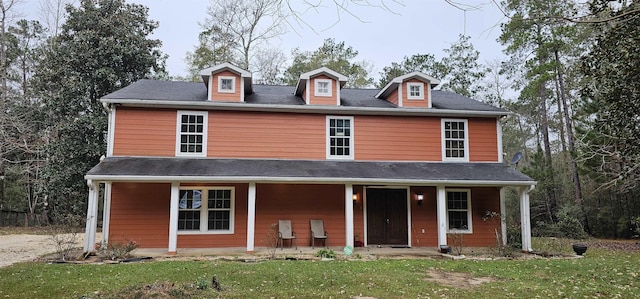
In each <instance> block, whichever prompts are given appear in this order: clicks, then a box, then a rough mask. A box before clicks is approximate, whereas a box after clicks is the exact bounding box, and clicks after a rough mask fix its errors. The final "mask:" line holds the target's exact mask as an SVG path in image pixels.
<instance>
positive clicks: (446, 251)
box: [440, 245, 451, 253]
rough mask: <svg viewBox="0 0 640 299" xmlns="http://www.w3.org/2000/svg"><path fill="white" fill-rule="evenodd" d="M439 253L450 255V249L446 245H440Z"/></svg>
mask: <svg viewBox="0 0 640 299" xmlns="http://www.w3.org/2000/svg"><path fill="white" fill-rule="evenodd" d="M440 253H451V247H449V246H448V245H440Z"/></svg>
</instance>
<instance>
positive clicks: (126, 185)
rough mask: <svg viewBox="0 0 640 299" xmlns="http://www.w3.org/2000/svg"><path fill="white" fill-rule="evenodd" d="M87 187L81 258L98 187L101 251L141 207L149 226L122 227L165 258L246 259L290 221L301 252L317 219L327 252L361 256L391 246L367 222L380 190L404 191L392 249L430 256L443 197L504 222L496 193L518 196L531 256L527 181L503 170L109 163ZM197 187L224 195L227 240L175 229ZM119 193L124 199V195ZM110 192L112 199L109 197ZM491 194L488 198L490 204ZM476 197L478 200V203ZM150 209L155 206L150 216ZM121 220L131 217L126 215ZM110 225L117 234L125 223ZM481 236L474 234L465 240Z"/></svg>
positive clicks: (92, 225) (443, 220)
mask: <svg viewBox="0 0 640 299" xmlns="http://www.w3.org/2000/svg"><path fill="white" fill-rule="evenodd" d="M178 162H179V163H178ZM196 162H198V163H197V164H192V163H196ZM86 178H87V182H88V185H89V188H90V194H89V205H88V213H87V215H88V216H87V226H86V238H85V240H86V241H85V248H84V250H85V251H92V250H93V248H94V244H95V243H96V237H95V236H96V234H95V231H96V228H97V218H98V217H97V213H98V201H99V198H98V194H99V192H97V190H98V189H99V187H100V184H104V191H105V192H104V205H103V206H104V209H103V239H102V240H100V241H101V242H102V243H107V242H109V238H110V236H112V238H113V237H119V236H118V235H117V234H110V229H111V221H112V219H113V220H114V221H121V222H122V221H123V219H125V218H126V217H123V215H119V216H118V217H112V214H123V213H125V212H123V211H125V210H127V209H129V210H131V211H135V210H136V209H138V210H140V209H141V207H143V208H144V209H150V210H153V211H155V212H149V213H150V214H154V213H155V214H154V216H153V218H151V216H149V217H148V218H147V219H149V220H148V221H145V220H142V219H135V218H137V217H135V216H128V217H130V218H131V217H133V218H134V219H131V220H130V221H131V222H130V223H131V224H130V225H138V224H139V225H140V226H139V227H145V229H150V230H152V233H151V234H153V235H154V236H156V239H154V240H151V239H150V241H149V243H148V245H149V246H146V245H145V247H149V248H158V247H160V248H163V247H164V248H166V249H165V250H166V252H167V253H168V254H175V253H177V252H178V250H186V249H187V248H188V250H195V248H211V247H216V248H238V247H241V248H244V249H245V252H249V253H251V252H255V251H256V248H260V247H264V244H263V238H264V235H265V232H266V230H267V229H268V224H269V223H274V222H277V220H278V219H286V218H290V219H292V220H293V224H294V225H293V226H294V228H293V229H294V230H295V231H296V233H297V234H299V237H298V243H299V245H308V241H309V232H308V221H309V219H325V220H324V221H325V226H327V230H328V231H329V232H330V237H329V240H330V241H329V244H328V245H329V246H332V247H338V248H341V247H344V246H354V245H356V244H355V241H356V240H358V241H361V242H363V243H364V245H365V246H367V247H368V248H373V247H376V246H377V245H380V242H383V243H382V245H392V244H385V243H384V242H385V241H384V240H386V239H383V241H379V240H378V241H375V242H373V241H374V240H373V239H371V237H372V232H375V231H372V227H374V225H373V224H372V220H371V219H372V217H374V216H372V214H371V213H370V210H371V209H372V207H373V206H372V204H373V201H372V198H373V197H372V196H374V195H373V194H374V193H380V192H378V191H376V190H378V189H385V190H400V191H402V190H405V191H403V192H400V193H399V194H400V195H399V196H400V200H399V201H401V202H404V203H403V204H404V205H406V207H405V210H403V212H400V214H401V213H406V219H405V218H399V221H401V222H404V224H403V225H402V226H403V227H404V230H405V231H406V241H405V243H404V244H402V243H401V244H399V245H404V247H407V248H412V247H424V248H425V249H426V248H429V247H431V248H437V247H438V245H446V244H447V243H448V239H447V233H448V232H449V230H448V226H449V224H450V223H449V222H448V214H447V196H448V191H447V190H453V189H455V190H458V189H460V188H463V189H466V190H470V191H469V192H470V193H471V194H473V195H471V196H472V197H473V196H476V195H477V197H478V198H482V200H483V201H486V202H490V201H494V199H493V198H495V208H492V210H493V211H496V212H499V213H500V214H501V215H504V213H505V206H504V189H505V188H517V189H518V192H519V197H520V206H521V223H522V227H521V229H522V236H523V237H522V239H523V242H522V250H523V251H531V241H530V240H531V239H530V238H531V232H530V223H529V213H528V209H529V203H528V193H529V191H530V190H531V189H532V188H533V186H534V182H533V181H532V180H531V179H530V178H528V177H526V176H525V175H523V174H521V173H519V172H517V171H516V170H514V169H512V168H510V167H508V166H506V165H504V164H501V163H483V164H472V165H469V163H466V164H456V163H404V162H397V163H387V162H353V161H351V162H349V161H341V162H334V161H280V160H244V159H179V160H177V159H169V158H115V157H111V158H107V159H105V160H104V161H102V162H101V163H100V164H99V165H98V166H96V167H95V168H94V169H92V170H91V171H90V172H89V173H88V174H87V177H86ZM197 186H204V187H206V186H209V187H211V186H218V187H220V186H223V187H225V188H232V190H233V192H234V211H233V222H232V223H233V224H232V226H233V227H232V228H231V229H230V231H229V232H226V233H222V234H220V233H203V234H200V233H196V234H193V233H189V232H184V231H183V230H181V229H179V228H178V225H179V224H178V223H179V214H180V194H181V193H180V192H181V189H184V188H191V189H193V188H196V187H197ZM143 187H147V189H148V190H146V191H145V190H142V189H145V188H143ZM114 188H115V189H116V190H114ZM123 190H128V191H127V192H128V193H127V192H124V191H123ZM154 190H155V191H154ZM492 190H495V191H492ZM114 191H115V192H116V193H117V194H115V196H114V194H113V193H114ZM154 192H157V194H156V193H154ZM149 193H152V194H149ZM494 193H495V196H494V195H492V194H494ZM482 194H485V195H483V196H480V195H482ZM486 194H488V195H486ZM119 196H120V197H122V196H124V197H123V198H128V200H127V201H128V202H129V203H139V201H140V200H139V199H140V198H142V197H149V198H157V199H158V200H159V201H158V202H156V203H155V204H154V203H150V202H147V203H139V204H141V206H135V204H134V206H131V207H129V208H127V207H126V206H125V207H119V208H118V209H116V210H115V211H112V209H111V206H112V200H118V198H119ZM403 197H404V198H403ZM296 199H297V200H296ZM136 200H138V202H136ZM476 201H478V202H477V203H476ZM423 202H424V203H423ZM471 203H472V204H474V207H476V209H477V210H478V211H476V213H475V214H480V212H484V211H480V210H481V209H482V208H484V206H480V208H478V206H477V205H478V204H480V203H481V201H480V200H473V201H471ZM153 205H157V206H156V207H155V208H150V207H151V206H153ZM498 209H499V211H498ZM368 212H369V213H368ZM469 213H471V211H469ZM125 214H129V215H136V213H134V212H131V213H129V212H126V213H125ZM475 214H474V215H475ZM140 217H141V218H144V217H147V216H145V215H142V216H140ZM470 217H471V216H470ZM474 217H475V216H474ZM118 218H119V220H117V219H118ZM429 219H432V220H429ZM368 220H369V221H368ZM386 220H387V222H390V221H389V219H386ZM391 221H393V219H391ZM136 223H138V224H136ZM140 223H144V224H140ZM475 223H478V221H475ZM114 225H115V224H114ZM118 225H120V226H121V227H122V225H123V223H120V224H118ZM124 225H126V224H124ZM116 226H117V225H115V226H114V227H116ZM296 227H298V228H296ZM500 229H501V231H502V236H503V242H506V224H505V223H504V221H501V222H500ZM479 231H480V229H476V230H475V231H472V234H470V236H471V235H475V234H478V233H479ZM401 234H404V233H401ZM154 242H155V243H154ZM212 244H213V245H214V246H212ZM398 247H400V246H398ZM192 248H194V249H192Z"/></svg>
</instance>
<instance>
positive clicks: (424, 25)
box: [25, 0, 504, 78]
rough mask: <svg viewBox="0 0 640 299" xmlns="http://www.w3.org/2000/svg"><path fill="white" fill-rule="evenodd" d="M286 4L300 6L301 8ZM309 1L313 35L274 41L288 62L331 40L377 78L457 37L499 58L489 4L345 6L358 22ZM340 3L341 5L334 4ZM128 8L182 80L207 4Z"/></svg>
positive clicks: (410, 0) (183, 1) (498, 17)
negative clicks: (138, 13) (138, 14)
mask: <svg viewBox="0 0 640 299" xmlns="http://www.w3.org/2000/svg"><path fill="white" fill-rule="evenodd" d="M129 1H131V0H129ZM289 1H290V2H291V3H294V4H296V3H298V5H299V3H300V2H301V1H300V0H289ZM307 1H309V2H313V3H319V2H320V3H322V4H321V6H322V7H321V8H319V9H317V10H309V11H307V13H306V14H304V15H301V17H302V18H303V19H304V20H305V21H306V22H307V23H308V24H309V25H311V27H313V28H314V29H311V28H309V27H303V28H300V27H294V28H295V31H294V30H292V29H291V28H289V32H288V33H287V34H285V35H283V36H282V37H280V38H279V39H274V40H273V44H272V46H276V47H279V48H281V49H283V51H284V53H285V54H286V55H287V58H291V57H290V56H291V55H290V53H291V49H293V48H296V47H299V48H300V49H301V50H303V51H312V50H315V49H317V48H319V47H320V46H321V45H322V43H323V40H324V39H326V38H335V39H336V41H338V42H340V41H344V42H345V44H346V45H349V46H352V47H353V49H355V50H357V51H358V52H359V55H358V57H357V59H358V60H366V61H368V62H369V63H370V64H372V65H373V69H372V74H371V75H372V76H374V77H376V78H377V77H378V73H379V71H380V70H381V69H382V68H383V67H385V66H387V65H389V64H390V63H391V62H398V61H401V60H402V58H403V57H404V56H410V55H413V54H418V53H421V54H424V53H431V54H433V55H435V56H436V57H437V58H441V57H442V55H443V52H442V49H445V48H448V47H449V46H450V45H451V43H453V42H455V41H457V40H458V36H459V35H460V34H466V35H469V36H470V37H471V42H472V43H473V45H474V46H475V48H476V49H477V50H479V51H480V55H481V62H482V63H485V62H486V61H489V60H494V59H496V58H500V57H503V54H502V48H503V47H502V46H501V45H500V44H499V43H498V42H497V41H496V39H497V37H498V36H499V35H500V26H499V24H500V22H502V21H504V18H503V16H502V14H501V12H500V10H499V9H498V8H497V7H496V6H495V5H494V4H493V3H492V1H490V0H456V1H455V2H458V3H463V4H472V5H479V6H482V7H481V8H480V9H478V10H474V11H468V12H466V13H465V12H463V11H462V10H460V9H457V8H455V7H453V6H451V5H449V4H447V3H446V2H445V1H444V0H369V2H370V3H374V4H375V3H380V2H381V1H384V3H385V4H386V5H387V6H388V7H389V10H385V9H382V8H378V7H366V6H358V5H353V4H351V5H350V6H348V10H349V11H350V12H352V13H353V14H356V15H357V16H358V17H359V19H356V18H355V17H353V16H351V15H349V13H347V12H344V11H343V12H341V14H340V15H338V14H337V13H336V9H335V6H334V4H333V3H334V2H333V0H307ZM341 1H344V0H337V2H341ZM33 2H36V3H33ZM37 2H38V1H37V0H29V2H28V3H27V4H26V6H25V9H26V10H27V11H26V14H27V16H29V17H31V18H37V17H38V16H37V12H33V10H35V9H37V7H38V5H37ZM132 2H136V3H140V4H143V5H145V6H147V7H149V17H150V19H152V20H155V21H158V22H159V23H160V27H159V28H158V29H156V31H155V34H154V36H153V37H154V38H157V39H160V40H161V41H162V43H163V46H162V51H163V52H164V53H166V54H168V55H169V59H168V61H167V68H168V71H169V73H170V75H185V74H186V73H187V70H186V65H185V61H184V57H185V53H186V52H187V51H190V50H192V49H193V47H194V46H195V45H196V44H197V39H198V33H199V32H200V31H201V30H202V29H201V28H200V25H199V23H201V22H203V21H204V20H205V18H206V10H207V6H208V5H209V0H180V1H175V0H134V1H132ZM354 2H364V1H362V0H360V1H354ZM336 21H337V23H335V22H336ZM334 23H335V25H333V26H332V24H334ZM294 26H295V24H294Z"/></svg>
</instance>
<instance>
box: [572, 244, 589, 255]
mask: <svg viewBox="0 0 640 299" xmlns="http://www.w3.org/2000/svg"><path fill="white" fill-rule="evenodd" d="M573 251H575V253H576V254H577V255H582V254H583V253H585V251H587V245H585V244H573Z"/></svg>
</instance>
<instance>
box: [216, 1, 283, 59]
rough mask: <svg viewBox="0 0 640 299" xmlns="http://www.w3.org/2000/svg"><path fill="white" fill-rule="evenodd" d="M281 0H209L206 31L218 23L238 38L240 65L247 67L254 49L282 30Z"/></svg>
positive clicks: (227, 32) (225, 30)
mask: <svg viewBox="0 0 640 299" xmlns="http://www.w3.org/2000/svg"><path fill="white" fill-rule="evenodd" d="M282 11H283V10H282V0H251V1H250V0H241V1H238V0H211V2H210V5H209V8H208V11H207V15H208V16H207V19H206V20H205V23H204V24H203V27H204V29H205V31H207V30H210V29H212V28H214V27H215V26H218V27H220V28H221V29H222V31H223V32H225V33H226V34H229V35H231V36H232V38H233V39H234V40H235V41H236V42H237V44H238V47H237V49H236V51H237V52H239V54H240V57H241V61H240V67H242V68H245V69H249V67H250V61H251V59H252V57H253V54H254V52H253V50H254V49H255V48H259V47H261V46H264V44H266V42H267V41H268V40H270V39H272V38H275V37H277V36H279V35H281V34H283V33H284V32H285V27H284V26H283V18H282Z"/></svg>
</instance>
